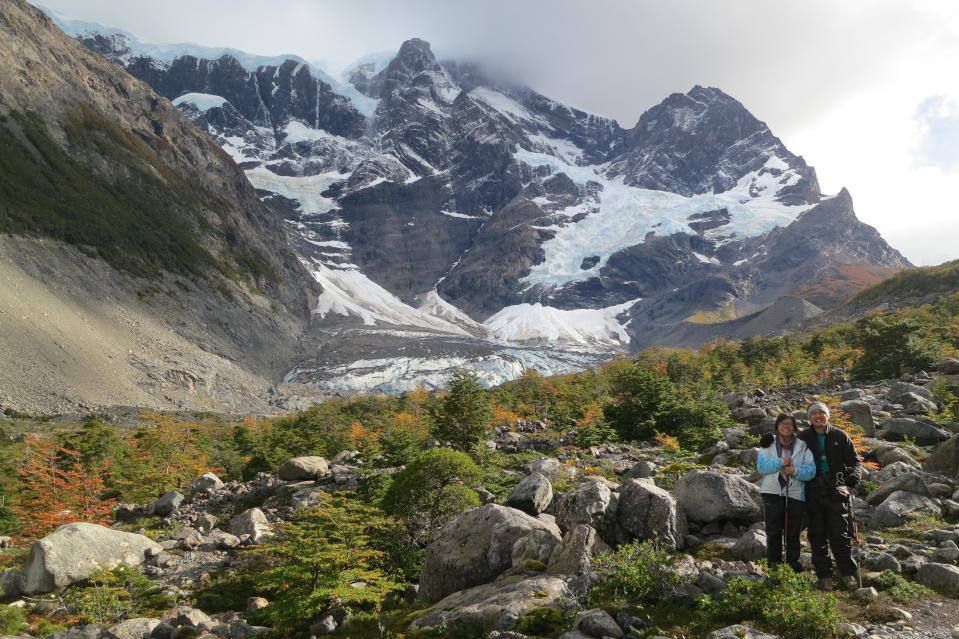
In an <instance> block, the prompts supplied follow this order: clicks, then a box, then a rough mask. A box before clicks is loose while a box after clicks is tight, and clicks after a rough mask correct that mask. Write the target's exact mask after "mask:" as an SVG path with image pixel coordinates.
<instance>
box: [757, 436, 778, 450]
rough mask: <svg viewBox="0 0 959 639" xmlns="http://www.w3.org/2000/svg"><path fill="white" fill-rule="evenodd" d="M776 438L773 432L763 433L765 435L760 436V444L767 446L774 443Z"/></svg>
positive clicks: (763, 446)
mask: <svg viewBox="0 0 959 639" xmlns="http://www.w3.org/2000/svg"><path fill="white" fill-rule="evenodd" d="M774 439H775V437H774V436H773V434H772V433H763V436H762V437H760V438H759V445H760V447H762V448H766V447H768V446H770V445H772V443H773V440H774Z"/></svg>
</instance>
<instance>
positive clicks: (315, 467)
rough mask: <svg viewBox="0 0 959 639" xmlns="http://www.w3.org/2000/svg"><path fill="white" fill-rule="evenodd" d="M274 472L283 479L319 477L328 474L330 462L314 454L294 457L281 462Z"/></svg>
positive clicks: (295, 479)
mask: <svg viewBox="0 0 959 639" xmlns="http://www.w3.org/2000/svg"><path fill="white" fill-rule="evenodd" d="M276 474H277V475H279V476H280V479H282V480H284V481H300V480H303V479H319V478H320V477H326V476H328V475H329V474H330V464H329V462H327V461H326V459H324V458H323V457H317V456H315V455H306V456H303V457H294V458H292V459H287V460H286V461H285V462H283V463H282V464H281V465H280V468H279V470H277V471H276Z"/></svg>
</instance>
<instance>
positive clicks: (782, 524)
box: [763, 493, 806, 572]
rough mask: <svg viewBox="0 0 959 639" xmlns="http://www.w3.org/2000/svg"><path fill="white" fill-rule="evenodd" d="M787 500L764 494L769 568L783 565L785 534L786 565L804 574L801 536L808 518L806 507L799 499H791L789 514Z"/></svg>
mask: <svg viewBox="0 0 959 639" xmlns="http://www.w3.org/2000/svg"><path fill="white" fill-rule="evenodd" d="M786 501H787V500H786V498H785V497H781V496H779V495H769V494H766V493H763V507H764V511H765V516H766V559H767V560H768V561H769V567H770V568H771V567H773V566H775V565H776V564H781V563H783V533H784V532H785V536H786V563H787V564H788V565H789V567H790V568H792V569H793V570H794V571H796V572H802V566H801V565H800V564H799V550H800V548H799V545H800V541H799V534H800V533H801V532H802V529H803V525H804V522H805V516H806V506H805V504H804V503H803V502H801V501H799V500H798V499H790V500H788V501H789V505H788V509H789V512H788V514H787V512H786V509H787V505H786Z"/></svg>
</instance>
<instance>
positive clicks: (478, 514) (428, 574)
mask: <svg viewBox="0 0 959 639" xmlns="http://www.w3.org/2000/svg"><path fill="white" fill-rule="evenodd" d="M533 531H546V532H547V533H550V534H555V533H554V531H553V529H551V528H550V527H549V526H547V525H546V524H544V523H543V522H541V521H539V520H538V519H536V518H534V517H531V516H529V515H527V514H526V513H524V512H523V511H521V510H516V509H515V508H509V507H507V506H499V505H497V504H487V505H485V506H480V507H479V508H473V509H471V510H467V511H466V512H465V513H462V514H461V515H459V516H458V517H456V518H455V519H453V520H452V521H450V522H447V523H446V525H444V526H443V527H442V528H441V529H440V530H439V531H437V533H436V534H435V535H434V536H433V539H432V541H430V543H429V544H428V545H427V546H426V559H425V561H424V562H423V571H422V573H421V574H420V597H421V598H422V599H423V600H425V601H437V600H439V599H442V598H443V597H445V596H447V595H449V594H450V593H453V592H456V591H457V590H462V589H464V588H471V587H473V586H477V585H479V584H484V583H488V582H490V581H492V580H493V579H495V578H496V577H498V576H499V575H500V574H502V573H503V572H504V571H506V570H508V569H509V568H510V567H511V566H512V563H513V562H512V557H513V546H514V544H516V542H517V541H519V540H520V539H522V538H523V537H526V536H527V535H529V534H530V533H532V532H533ZM556 540H557V542H558V541H560V539H559V537H558V536H557V537H556Z"/></svg>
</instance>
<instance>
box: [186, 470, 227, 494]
mask: <svg viewBox="0 0 959 639" xmlns="http://www.w3.org/2000/svg"><path fill="white" fill-rule="evenodd" d="M218 488H223V480H222V479H220V478H219V477H217V476H216V475H215V474H214V473H203V474H202V475H200V476H199V477H197V478H196V479H194V480H193V483H192V484H190V490H192V491H193V492H195V493H203V492H206V491H208V490H217V489H218Z"/></svg>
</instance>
